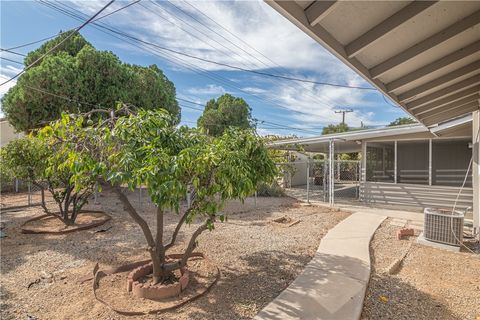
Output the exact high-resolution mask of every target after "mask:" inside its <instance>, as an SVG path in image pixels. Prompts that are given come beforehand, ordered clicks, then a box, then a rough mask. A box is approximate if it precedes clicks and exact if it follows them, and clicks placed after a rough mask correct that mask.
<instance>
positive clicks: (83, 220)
mask: <svg viewBox="0 0 480 320" xmlns="http://www.w3.org/2000/svg"><path fill="white" fill-rule="evenodd" d="M111 218H112V217H111V216H109V215H108V214H106V213H105V212H102V211H92V210H90V211H81V212H80V213H79V215H78V216H77V218H76V219H75V223H74V224H73V225H66V224H65V223H63V221H61V220H60V219H58V218H57V217H53V216H51V215H41V216H37V217H34V218H31V219H29V220H27V221H25V222H24V223H23V224H22V233H48V234H65V233H70V232H75V231H80V230H87V229H91V228H95V227H98V226H101V225H102V224H104V223H105V222H107V221H109V220H110V219H111Z"/></svg>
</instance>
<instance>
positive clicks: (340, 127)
mask: <svg viewBox="0 0 480 320" xmlns="http://www.w3.org/2000/svg"><path fill="white" fill-rule="evenodd" d="M346 131H350V127H349V126H348V125H347V124H345V123H339V124H329V125H328V126H326V127H323V129H322V134H330V133H340V132H346Z"/></svg>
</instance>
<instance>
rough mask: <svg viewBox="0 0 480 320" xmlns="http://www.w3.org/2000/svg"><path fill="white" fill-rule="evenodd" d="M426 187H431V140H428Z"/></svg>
mask: <svg viewBox="0 0 480 320" xmlns="http://www.w3.org/2000/svg"><path fill="white" fill-rule="evenodd" d="M428 185H429V186H431V185H432V139H428Z"/></svg>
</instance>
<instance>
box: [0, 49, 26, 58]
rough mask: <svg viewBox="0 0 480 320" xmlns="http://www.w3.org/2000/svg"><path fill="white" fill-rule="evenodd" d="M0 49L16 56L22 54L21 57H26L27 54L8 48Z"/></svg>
mask: <svg viewBox="0 0 480 320" xmlns="http://www.w3.org/2000/svg"><path fill="white" fill-rule="evenodd" d="M0 51H5V52H8V53H11V54H15V55H17V56H22V57H26V56H27V55H26V54H23V53H20V52H15V51H12V50H10V49H0Z"/></svg>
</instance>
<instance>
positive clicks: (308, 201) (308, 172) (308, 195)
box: [307, 159, 310, 203]
mask: <svg viewBox="0 0 480 320" xmlns="http://www.w3.org/2000/svg"><path fill="white" fill-rule="evenodd" d="M307 203H310V160H308V159H307Z"/></svg>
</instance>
